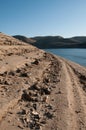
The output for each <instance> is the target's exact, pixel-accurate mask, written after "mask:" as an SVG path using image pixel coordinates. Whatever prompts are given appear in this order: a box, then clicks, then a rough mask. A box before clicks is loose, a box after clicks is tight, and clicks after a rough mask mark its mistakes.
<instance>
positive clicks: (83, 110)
mask: <svg viewBox="0 0 86 130" xmlns="http://www.w3.org/2000/svg"><path fill="white" fill-rule="evenodd" d="M66 67H67V72H68V75H69V78H70V81H71V89H72V91H71V89H70V90H69V96H68V97H70V99H71V98H72V99H73V101H74V102H72V104H73V105H72V112H73V114H74V115H75V119H74V120H75V121H74V120H73V122H76V125H77V127H76V128H77V130H78V129H79V130H86V105H85V101H86V98H85V96H84V92H83V90H82V88H81V87H80V82H79V79H78V77H77V75H75V73H74V72H73V70H72V68H71V67H70V66H69V65H68V64H66ZM70 91H71V92H70ZM69 101H71V100H69ZM73 106H74V107H73ZM73 118H74V116H73ZM73 124H74V123H73ZM73 126H74V125H73ZM76 128H75V130H76Z"/></svg>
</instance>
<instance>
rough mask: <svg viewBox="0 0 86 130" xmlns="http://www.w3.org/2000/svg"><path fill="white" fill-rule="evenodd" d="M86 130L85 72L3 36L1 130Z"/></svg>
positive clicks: (0, 49)
mask: <svg viewBox="0 0 86 130" xmlns="http://www.w3.org/2000/svg"><path fill="white" fill-rule="evenodd" d="M21 129H24V130H86V68H84V67H81V66H80V65H78V64H75V63H73V62H70V61H67V60H65V59H63V58H61V57H56V56H54V55H51V54H48V53H45V52H44V51H42V50H39V49H37V48H35V47H33V46H31V45H27V44H25V43H23V42H20V41H18V40H16V39H14V38H12V37H10V36H6V35H4V34H2V33H0V130H21Z"/></svg>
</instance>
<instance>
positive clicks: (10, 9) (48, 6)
mask: <svg viewBox="0 0 86 130" xmlns="http://www.w3.org/2000/svg"><path fill="white" fill-rule="evenodd" d="M0 32H4V33H6V34H9V35H16V34H20V35H25V36H28V37H32V36H38V35H61V36H63V37H71V36H75V35H78V36H80V35H86V0H0Z"/></svg>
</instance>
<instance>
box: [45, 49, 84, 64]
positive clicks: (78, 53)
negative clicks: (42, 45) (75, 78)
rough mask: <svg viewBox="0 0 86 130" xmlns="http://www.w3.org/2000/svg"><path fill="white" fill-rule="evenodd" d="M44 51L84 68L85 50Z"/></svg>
mask: <svg viewBox="0 0 86 130" xmlns="http://www.w3.org/2000/svg"><path fill="white" fill-rule="evenodd" d="M45 51H47V52H50V53H53V54H56V55H59V56H61V57H64V58H66V59H69V60H71V61H74V62H76V63H78V64H80V65H82V66H86V49H45Z"/></svg>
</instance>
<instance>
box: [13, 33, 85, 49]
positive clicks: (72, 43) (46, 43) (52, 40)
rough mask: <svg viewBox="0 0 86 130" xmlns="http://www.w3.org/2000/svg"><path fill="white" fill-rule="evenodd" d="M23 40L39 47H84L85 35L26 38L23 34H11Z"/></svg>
mask: <svg viewBox="0 0 86 130" xmlns="http://www.w3.org/2000/svg"><path fill="white" fill-rule="evenodd" d="M13 37H15V38H17V39H19V40H21V41H23V42H26V43H29V44H32V45H34V46H36V47H38V48H40V49H48V48H86V37H85V36H77V37H72V38H63V37H61V36H39V37H33V38H27V37H25V36H21V35H16V36H13Z"/></svg>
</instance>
